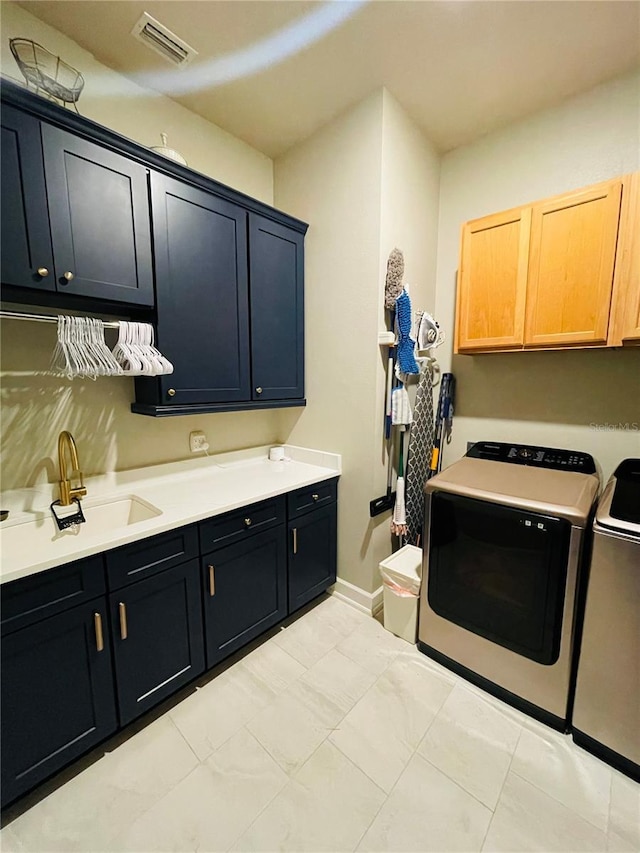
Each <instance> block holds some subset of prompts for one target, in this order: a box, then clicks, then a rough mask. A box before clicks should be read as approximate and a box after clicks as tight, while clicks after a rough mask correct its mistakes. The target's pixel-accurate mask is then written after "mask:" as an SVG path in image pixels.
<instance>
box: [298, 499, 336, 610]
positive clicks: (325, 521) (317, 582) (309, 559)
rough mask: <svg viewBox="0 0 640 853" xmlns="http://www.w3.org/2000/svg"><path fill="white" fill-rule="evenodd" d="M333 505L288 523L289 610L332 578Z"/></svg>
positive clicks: (332, 581)
mask: <svg viewBox="0 0 640 853" xmlns="http://www.w3.org/2000/svg"><path fill="white" fill-rule="evenodd" d="M336 530H337V504H333V505H332V506H327V507H324V508H323V509H317V510H315V511H314V512H309V513H307V515H303V516H302V517H301V518H297V519H296V520H295V521H290V522H289V613H292V612H293V611H294V610H297V609H298V608H299V607H302V605H303V604H306V603H307V601H311V599H312V598H315V597H316V596H317V595H320V593H321V592H324V591H325V590H326V589H327V587H329V586H331V584H332V583H335V580H336V544H337V543H336Z"/></svg>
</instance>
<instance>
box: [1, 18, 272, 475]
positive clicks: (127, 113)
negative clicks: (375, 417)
mask: <svg viewBox="0 0 640 853" xmlns="http://www.w3.org/2000/svg"><path fill="white" fill-rule="evenodd" d="M1 25H2V39H1V40H0V41H1V66H0V67H1V69H2V72H3V73H6V74H7V75H10V76H11V77H15V78H19V77H20V72H19V69H18V67H17V65H16V63H15V60H14V59H13V56H12V55H11V53H10V52H9V46H8V39H9V38H10V37H13V36H24V37H26V38H31V39H34V40H35V41H38V42H39V43H41V44H42V45H43V46H45V47H46V48H48V49H49V50H51V51H52V52H54V53H59V54H60V55H61V56H62V57H63V58H64V59H65V60H67V61H68V62H69V63H70V64H71V65H73V66H74V67H76V68H78V69H79V70H80V71H81V72H82V73H83V75H84V77H85V79H86V85H85V89H84V91H83V93H82V95H81V97H80V101H79V109H80V112H81V113H82V114H83V115H84V116H87V117H88V118H91V119H94V120H96V121H98V122H100V123H101V124H104V125H107V126H108V127H111V128H113V129H114V130H116V131H118V132H120V133H122V134H124V135H125V136H128V137H130V138H132V139H135V140H137V141H138V142H141V143H143V144H145V145H155V144H159V133H160V131H167V132H168V134H169V144H170V145H172V146H173V147H175V148H178V149H179V150H180V151H182V153H183V154H184V155H185V157H186V158H187V160H188V162H189V165H190V166H192V167H193V168H194V169H197V170H199V171H201V172H203V173H205V174H207V175H210V176H211V177H214V178H216V179H217V180H220V181H222V182H223V183H226V184H229V185H231V186H233V187H235V188H237V189H239V190H241V191H242V192H245V193H247V194H249V195H251V196H254V197H256V198H259V199H261V200H263V201H265V202H267V203H269V204H272V203H273V163H272V161H271V160H270V159H269V158H268V157H266V156H265V155H264V154H261V153H260V152H259V151H256V150H254V149H253V148H251V147H250V146H248V145H246V144H245V143H244V142H241V141H240V140H238V139H235V138H234V137H233V136H231V135H230V134H228V133H226V132H225V131H223V130H221V129H220V128H218V127H216V126H215V125H213V124H210V123H209V122H207V121H205V120H204V119H201V118H200V117H199V116H196V115H195V114H194V113H191V112H189V111H188V110H186V109H184V108H183V107H181V106H180V105H178V104H176V103H175V102H174V101H172V100H170V99H169V98H165V97H162V96H158V95H156V94H155V93H152V92H145V91H144V90H141V89H140V88H139V87H137V86H135V85H134V84H133V83H131V82H130V81H128V80H126V79H125V78H124V77H122V76H121V75H119V74H116V73H115V72H114V71H111V70H110V69H108V68H106V67H105V66H104V65H101V64H100V63H98V62H96V60H95V59H94V58H93V57H92V56H91V54H89V53H87V52H86V51H85V50H83V49H82V48H80V47H79V46H78V45H77V44H76V43H75V42H73V41H71V40H70V39H68V38H67V37H66V36H63V35H62V34H61V33H59V32H57V31H56V30H54V29H52V28H51V27H49V26H48V25H46V24H44V23H42V22H41V21H39V20H37V19H36V18H34V17H33V16H32V15H30V14H29V13H27V12H25V11H24V10H23V9H21V8H20V7H18V6H16V5H15V4H14V3H7V2H3V3H2V6H1ZM107 89H108V91H109V94H108V95H105V94H103V92H104V91H106V90H107ZM54 344H55V327H53V326H44V325H36V324H31V323H23V322H17V321H9V320H3V321H2V352H1V356H2V374H1V380H2V389H1V401H2V409H1V416H2V443H1V448H0V449H1V461H2V488H4V489H11V488H18V487H20V486H24V485H28V484H33V483H40V482H47V481H50V482H53V481H55V480H56V479H57V475H56V473H55V470H54V469H53V467H52V462H51V460H52V459H53V458H55V453H56V438H57V435H58V432H59V431H60V430H61V429H65V428H66V429H70V430H71V431H72V432H73V434H74V435H75V437H76V439H77V442H78V446H79V449H80V454H81V462H82V465H83V467H84V470H85V472H86V473H101V472H103V471H112V470H124V469H127V468H134V467H138V466H140V465H150V464H154V463H159V462H166V461H172V460H176V459H183V458H185V457H187V456H189V446H188V438H189V432H190V431H191V430H192V429H203V430H204V431H205V432H206V433H207V436H208V438H209V443H210V445H211V452H213V453H215V452H219V451H224V450H230V449H235V448H239V447H248V446H251V445H259V444H269V443H272V442H275V441H277V440H278V439H279V437H280V436H279V419H278V415H277V413H275V412H273V411H268V412H238V413H224V414H217V415H203V416H192V417H191V416H190V417H178V418H157V419H156V418H148V417H143V416H141V415H133V414H132V413H131V411H130V409H129V406H130V403H131V401H132V400H133V399H134V390H133V380H132V379H124V378H121V379H115V378H114V379H100V380H97V381H96V382H91V381H85V380H78V379H77V380H74V381H73V382H71V381H67V380H59V379H55V378H52V377H49V376H46V375H45V371H46V370H47V368H48V365H49V359H50V356H51V353H52V351H53V347H54Z"/></svg>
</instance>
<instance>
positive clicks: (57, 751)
mask: <svg viewBox="0 0 640 853" xmlns="http://www.w3.org/2000/svg"><path fill="white" fill-rule="evenodd" d="M1 657H2V696H1V705H2V709H1V710H2V716H1V720H2V805H3V806H4V805H6V804H7V803H9V802H11V801H12V800H14V799H16V798H17V797H19V796H20V795H21V794H23V793H25V792H26V791H28V790H30V789H31V788H33V787H34V786H35V785H37V784H38V783H39V782H41V781H43V780H44V779H46V778H47V777H48V776H51V775H52V774H53V773H55V772H56V771H57V770H60V769H61V768H62V767H64V766H65V765H67V764H69V763H70V762H71V761H73V760H74V759H75V758H77V757H78V756H80V755H82V754H83V753H85V752H87V750H89V749H90V748H91V747H93V746H94V745H95V744H97V743H99V742H100V741H101V740H103V739H104V738H106V737H107V736H108V735H110V734H111V733H112V732H114V731H115V730H116V728H117V717H116V707H115V699H114V690H113V673H112V667H111V653H110V650H109V628H108V618H107V612H106V607H105V600H104V598H100V599H96V600H94V601H89V602H87V603H85V604H82V605H79V606H77V607H73V608H72V609H70V610H67V611H66V612H64V613H60V614H58V615H56V616H51V617H50V618H48V619H44V620H42V621H41V622H37V623H36V624H34V625H30V626H29V627H27V628H22V629H21V630H18V631H15V632H13V633H11V634H8V635H6V636H4V637H3V638H2V653H1Z"/></svg>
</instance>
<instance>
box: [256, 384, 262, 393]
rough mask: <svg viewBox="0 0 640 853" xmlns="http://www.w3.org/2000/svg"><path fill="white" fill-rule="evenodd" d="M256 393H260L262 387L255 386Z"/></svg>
mask: <svg viewBox="0 0 640 853" xmlns="http://www.w3.org/2000/svg"><path fill="white" fill-rule="evenodd" d="M256 394H262V388H261V387H260V386H259V385H258V387H257V388H256Z"/></svg>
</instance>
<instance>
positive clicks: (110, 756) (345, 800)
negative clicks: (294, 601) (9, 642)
mask: <svg viewBox="0 0 640 853" xmlns="http://www.w3.org/2000/svg"><path fill="white" fill-rule="evenodd" d="M116 747H117V748H116ZM60 778H61V777H59V778H58V780H57V781H56V782H55V783H53V784H51V783H50V784H49V785H48V786H46V785H45V786H42V787H41V789H39V791H38V792H36V793H35V794H34V795H32V796H31V797H30V798H25V799H24V800H23V801H22V802H21V803H20V804H18V806H17V807H15V808H14V809H13V810H12V811H11V810H10V811H8V812H7V814H6V815H5V825H4V828H3V829H2V832H1V834H0V842H1V847H2V850H3V851H4V852H5V853H13V851H16V853H17V851H39V853H45V852H46V853H48V851H94V850H95V851H99V850H100V851H103V850H104V851H136V853H138V851H139V853H142V851H145V852H146V851H201V853H202V852H203V851H214V850H216V851H217V850H242V851H275V850H291V851H300V852H301V851H307V850H308V851H312V850H313V851H328V852H329V853H337V852H338V851H343V850H345V851H346V850H358V851H448V850H452V851H453V850H457V851H481V850H482V851H521V850H531V851H545V852H546V851H563V852H564V853H568V852H569V851H591V850H593V851H633V850H635V851H638V850H640V786H638V785H636V784H635V783H633V782H632V781H630V780H629V779H627V778H626V777H624V776H622V775H621V774H619V773H617V772H616V771H614V770H611V769H610V768H609V767H608V766H607V765H605V764H603V763H602V762H600V761H598V760H597V759H595V758H593V757H592V756H590V755H589V754H587V753H586V752H584V751H583V750H581V749H579V748H578V747H576V746H575V745H574V744H573V742H572V741H571V739H570V738H568V737H567V736H564V735H561V734H559V733H557V732H554V731H552V730H551V729H548V728H547V727H545V726H543V725H542V724H539V723H537V722H535V721H534V720H531V719H529V718H528V717H526V716H525V715H524V714H521V713H520V712H518V711H516V710H514V709H512V708H510V707H509V706H507V705H504V704H503V703H501V702H500V701H499V700H497V699H494V698H493V697H491V696H488V695H487V694H485V693H483V692H482V691H481V690H479V689H478V688H475V687H473V686H472V685H470V684H468V683H467V682H465V681H464V680H462V679H460V678H458V677H457V676H455V675H453V674H452V673H450V672H449V671H448V670H446V669H443V668H442V667H441V666H439V665H438V664H436V663H435V662H433V661H431V660H429V659H428V658H426V657H425V656H424V655H422V654H421V653H420V652H418V651H417V649H415V648H414V647H412V646H410V645H409V644H407V643H405V642H404V641H402V640H399V639H398V638H396V637H394V636H393V635H391V634H389V633H388V632H386V631H385V630H384V628H383V627H382V625H381V624H380V622H379V621H378V620H375V619H371V618H370V617H367V616H366V615H364V614H362V613H360V612H358V611H357V610H355V609H353V608H352V607H350V606H349V605H347V604H345V603H344V602H342V601H340V600H338V599H337V598H335V597H330V596H328V597H324V598H322V599H321V600H320V601H319V602H318V603H317V604H316V605H315V606H313V607H312V608H309V609H308V610H306V611H305V612H304V613H303V614H302V615H301V616H300V617H299V618H297V619H295V620H290V621H289V622H288V623H287V624H286V626H285V627H284V628H282V629H280V630H277V631H275V632H273V633H272V634H271V635H270V636H269V637H268V638H267V639H266V640H265V641H263V642H261V643H259V644H254V646H252V647H251V648H250V649H249V650H248V651H247V652H246V653H243V654H242V655H238V656H236V657H235V658H233V659H232V660H231V661H230V662H229V664H228V665H227V666H226V668H224V669H223V670H218V671H217V672H216V674H215V677H214V678H212V677H211V675H208V676H206V677H204V678H202V679H201V680H200V681H198V683H197V685H196V688H195V689H194V688H191V689H190V690H189V691H184V692H183V693H182V694H180V695H179V696H178V697H177V699H175V701H173V703H166V704H165V705H164V706H162V707H161V708H160V709H159V710H158V711H157V713H156V714H155V715H154V719H153V720H152V721H151V722H149V721H148V718H147V719H146V720H144V721H142V722H141V723H140V724H138V725H137V726H133V727H130V728H129V730H128V731H127V732H125V733H124V734H122V735H120V736H118V737H117V738H115V739H112V740H111V741H109V742H108V743H107V745H106V747H104V746H103V749H102V750H101V751H96V753H94V754H93V755H92V756H89V758H88V759H87V760H85V762H84V763H83V766H82V769H81V770H80V771H78V769H77V766H76V768H75V769H73V770H72V771H70V772H68V773H67V774H66V775H65V776H64V777H62V778H63V780H64V784H61V782H60Z"/></svg>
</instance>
